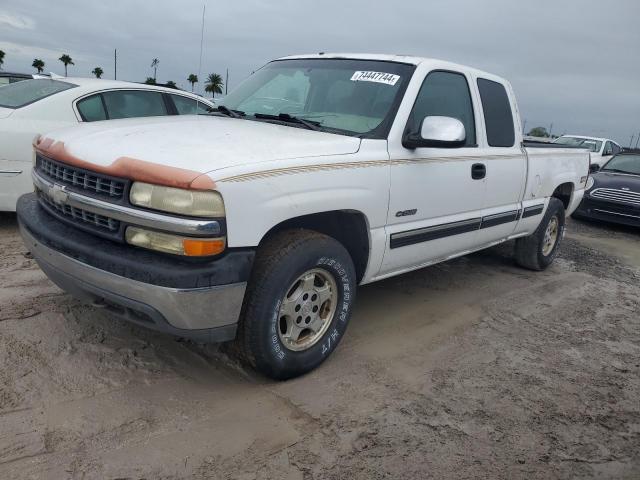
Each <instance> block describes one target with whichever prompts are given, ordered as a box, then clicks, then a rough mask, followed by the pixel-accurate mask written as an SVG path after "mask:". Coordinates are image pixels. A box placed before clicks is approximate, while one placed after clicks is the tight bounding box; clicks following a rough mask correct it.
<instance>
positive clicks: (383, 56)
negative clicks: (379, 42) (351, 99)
mask: <svg viewBox="0 0 640 480" xmlns="http://www.w3.org/2000/svg"><path fill="white" fill-rule="evenodd" d="M302 58H346V59H351V60H379V61H385V62H398V63H408V64H411V65H420V64H421V63H438V65H441V66H443V65H444V66H447V67H449V68H452V69H454V70H466V71H470V72H473V73H474V74H476V75H479V76H486V77H496V75H495V74H493V73H489V72H485V71H482V70H478V69H477V68H473V67H469V66H468V65H461V64H458V63H453V62H448V61H446V60H440V59H437V58H428V57H417V56H414V55H395V54H387V53H329V52H327V53H325V52H321V53H311V54H303V55H289V56H286V57H281V58H278V59H277V60H293V59H302Z"/></svg>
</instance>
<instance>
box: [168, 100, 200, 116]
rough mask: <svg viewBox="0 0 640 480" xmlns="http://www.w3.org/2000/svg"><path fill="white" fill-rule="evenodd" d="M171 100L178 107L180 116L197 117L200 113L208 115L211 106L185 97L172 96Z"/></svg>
mask: <svg viewBox="0 0 640 480" xmlns="http://www.w3.org/2000/svg"><path fill="white" fill-rule="evenodd" d="M171 100H173V104H174V105H175V106H176V110H177V111H178V115H197V114H198V113H207V112H208V111H209V105H207V104H206V103H202V102H198V101H197V100H195V99H193V98H189V97H185V96H184V95H171Z"/></svg>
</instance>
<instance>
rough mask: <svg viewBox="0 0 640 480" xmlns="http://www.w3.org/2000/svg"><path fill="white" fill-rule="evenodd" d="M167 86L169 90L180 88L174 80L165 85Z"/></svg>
mask: <svg viewBox="0 0 640 480" xmlns="http://www.w3.org/2000/svg"><path fill="white" fill-rule="evenodd" d="M165 86H167V87H169V88H178V85H176V82H174V81H173V80H169V81H168V82H167V83H165Z"/></svg>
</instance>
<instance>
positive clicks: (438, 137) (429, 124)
mask: <svg viewBox="0 0 640 480" xmlns="http://www.w3.org/2000/svg"><path fill="white" fill-rule="evenodd" d="M466 138H467V134H466V132H465V129H464V125H463V124H462V122H461V121H460V120H458V119H457V118H452V117H438V116H431V117H425V118H424V120H422V125H421V127H420V133H416V132H413V133H406V134H405V135H404V137H403V139H402V145H403V146H404V147H405V148H410V149H414V148H418V147H439V148H457V147H462V146H463V145H464V142H465V140H466Z"/></svg>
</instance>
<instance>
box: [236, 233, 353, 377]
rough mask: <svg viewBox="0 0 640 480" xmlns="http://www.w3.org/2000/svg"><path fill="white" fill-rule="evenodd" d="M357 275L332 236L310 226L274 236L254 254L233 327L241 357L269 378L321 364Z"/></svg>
mask: <svg viewBox="0 0 640 480" xmlns="http://www.w3.org/2000/svg"><path fill="white" fill-rule="evenodd" d="M355 289H356V275H355V268H354V266H353V262H352V260H351V257H350V255H349V253H348V252H347V251H346V249H345V248H344V247H343V246H342V244H340V243H339V242H338V241H337V240H335V239H333V238H331V237H329V236H327V235H323V234H320V233H317V232H313V231H309V230H290V231H285V232H280V233H277V234H275V235H274V236H273V237H271V238H270V239H268V240H267V241H266V242H265V243H264V245H262V246H261V247H260V248H259V250H258V254H257V256H256V261H255V264H254V269H253V272H252V276H251V280H250V282H249V286H248V289H247V292H246V294H245V303H244V306H243V312H242V315H241V319H240V324H239V328H238V337H237V340H236V343H237V344H238V347H239V351H240V352H241V355H242V357H243V358H244V359H245V360H246V361H247V362H248V363H249V364H250V365H251V366H253V367H254V368H255V369H256V370H258V371H259V372H261V373H263V374H264V375H266V376H268V377H271V378H274V379H279V380H282V379H287V378H292V377H296V376H298V375H302V374H304V373H306V372H309V371H310V370H313V369H314V368H316V367H317V366H318V365H320V364H321V363H322V362H323V361H324V360H325V359H326V358H327V357H328V356H329V355H330V354H331V352H333V350H334V349H335V348H336V346H337V345H338V342H339V341H340V340H341V338H342V336H343V335H344V333H345V331H346V328H347V324H348V323H349V318H350V316H351V310H352V306H353V302H354V300H355Z"/></svg>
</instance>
